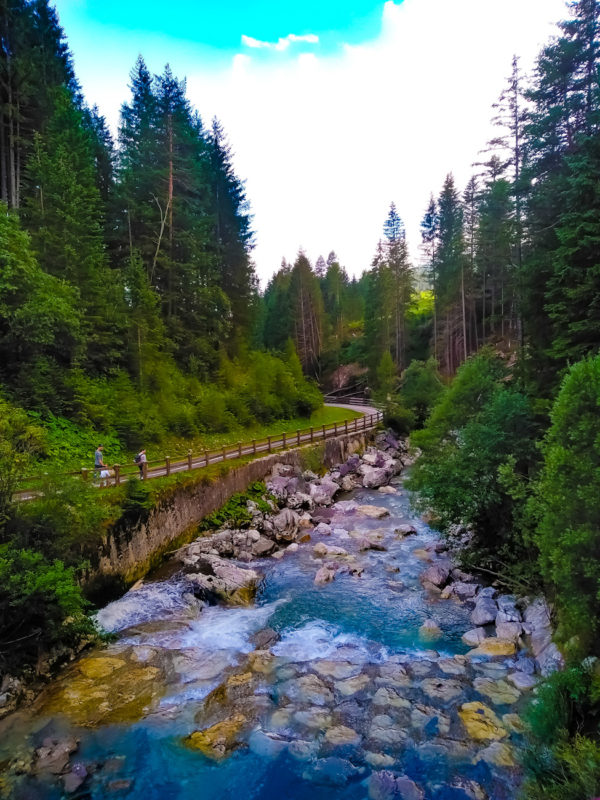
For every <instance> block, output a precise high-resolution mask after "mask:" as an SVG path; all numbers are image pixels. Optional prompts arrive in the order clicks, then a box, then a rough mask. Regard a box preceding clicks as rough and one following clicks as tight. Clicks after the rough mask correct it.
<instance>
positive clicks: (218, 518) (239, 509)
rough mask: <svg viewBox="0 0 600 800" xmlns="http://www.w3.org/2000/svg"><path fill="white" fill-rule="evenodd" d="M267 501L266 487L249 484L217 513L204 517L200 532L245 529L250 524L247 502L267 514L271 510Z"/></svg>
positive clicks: (256, 483)
mask: <svg viewBox="0 0 600 800" xmlns="http://www.w3.org/2000/svg"><path fill="white" fill-rule="evenodd" d="M268 499H272V497H271V495H269V493H268V492H267V487H266V486H265V484H264V483H262V482H261V481H257V482H255V483H253V484H251V485H250V486H249V487H248V488H247V489H246V491H245V492H237V493H236V494H234V495H232V496H231V497H230V498H229V500H228V501H227V502H226V503H225V505H224V506H222V507H221V508H220V509H219V510H218V511H214V512H213V513H212V514H209V515H208V516H207V517H205V518H204V519H203V520H202V522H201V523H200V527H199V530H200V531H210V530H215V529H216V528H221V527H224V526H225V525H227V526H229V527H230V528H247V527H248V526H249V525H250V523H251V522H252V515H251V514H250V512H249V511H248V508H247V503H248V500H252V501H253V502H255V503H256V505H257V506H258V508H259V509H260V510H261V511H262V512H263V513H267V512H268V511H270V510H271V507H270V505H269V503H268V502H267V500H268Z"/></svg>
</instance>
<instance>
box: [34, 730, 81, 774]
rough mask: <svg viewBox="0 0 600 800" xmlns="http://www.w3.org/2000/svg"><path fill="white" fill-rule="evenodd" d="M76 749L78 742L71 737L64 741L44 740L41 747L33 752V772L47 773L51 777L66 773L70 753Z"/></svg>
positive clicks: (48, 738) (50, 738) (49, 738)
mask: <svg viewBox="0 0 600 800" xmlns="http://www.w3.org/2000/svg"><path fill="white" fill-rule="evenodd" d="M78 747H79V742H78V741H77V739H74V738H73V737H72V736H69V737H67V738H65V739H56V738H52V737H47V738H45V739H44V741H43V742H42V746H41V747H38V748H37V750H36V751H35V757H34V767H33V770H34V772H35V773H40V772H49V773H51V774H52V775H60V774H62V773H63V772H66V770H67V765H68V763H69V758H70V757H71V753H74V752H75V751H76V750H77V748H78Z"/></svg>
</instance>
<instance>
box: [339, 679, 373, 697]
mask: <svg viewBox="0 0 600 800" xmlns="http://www.w3.org/2000/svg"><path fill="white" fill-rule="evenodd" d="M370 682H371V679H370V678H369V676H368V675H364V674H360V675H356V676H355V677H353V678H346V679H345V680H343V681H336V683H335V684H334V686H335V690H336V692H339V693H340V694H341V695H343V696H344V697H351V696H352V695H353V694H357V693H358V692H362V690H363V689H364V688H365V687H366V686H368V685H369V683H370Z"/></svg>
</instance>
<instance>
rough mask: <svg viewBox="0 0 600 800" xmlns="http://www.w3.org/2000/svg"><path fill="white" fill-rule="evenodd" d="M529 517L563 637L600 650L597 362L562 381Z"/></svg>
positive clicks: (599, 404) (579, 366)
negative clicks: (534, 523) (554, 600)
mask: <svg viewBox="0 0 600 800" xmlns="http://www.w3.org/2000/svg"><path fill="white" fill-rule="evenodd" d="M542 453H543V457H544V462H543V468H542V471H541V475H540V477H539V480H538V481H537V483H536V486H535V494H534V497H533V499H532V501H531V503H530V512H531V515H532V517H533V519H534V522H537V543H538V546H539V550H540V566H541V570H542V573H543V576H544V578H545V579H546V581H547V582H548V584H549V586H550V587H551V588H552V589H553V590H554V592H555V593H556V600H557V606H558V612H559V619H560V628H559V632H558V633H559V637H560V638H562V639H563V640H565V639H567V638H568V637H570V636H572V635H573V634H576V635H578V636H579V637H580V639H581V642H582V646H583V647H584V648H585V651H586V652H588V650H587V647H589V648H591V649H592V650H593V651H594V652H596V653H598V652H600V645H599V637H598V634H599V633H600V561H599V560H598V553H599V552H600V356H596V357H595V358H590V359H586V360H584V361H581V362H579V363H578V364H575V365H574V366H573V367H572V368H571V369H570V371H569V373H568V374H567V375H566V377H565V378H564V380H563V383H562V386H561V389H560V392H559V394H558V396H557V398H556V401H555V403H554V407H553V409H552V412H551V426H550V429H549V430H548V433H547V435H546V437H545V439H544V442H543V445H542Z"/></svg>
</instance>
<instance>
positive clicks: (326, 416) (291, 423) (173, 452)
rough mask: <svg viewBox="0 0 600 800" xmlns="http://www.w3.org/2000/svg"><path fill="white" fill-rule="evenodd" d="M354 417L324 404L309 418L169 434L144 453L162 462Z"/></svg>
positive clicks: (349, 411)
mask: <svg viewBox="0 0 600 800" xmlns="http://www.w3.org/2000/svg"><path fill="white" fill-rule="evenodd" d="M357 417H362V414H361V413H360V412H358V411H354V410H353V409H352V408H330V407H328V406H323V407H322V408H320V409H318V410H317V411H315V412H314V413H313V414H312V415H311V416H310V417H295V418H293V419H282V420H276V421H274V422H270V423H269V424H267V425H255V426H253V427H251V428H244V427H240V428H236V429H235V430H231V431H226V432H223V433H208V434H202V435H199V436H195V437H193V438H191V439H185V438H181V437H169V438H167V439H164V440H163V441H162V442H159V443H158V444H152V445H149V446H148V447H147V448H146V454H147V458H148V461H162V460H164V458H165V456H169V457H170V458H172V459H177V458H185V456H186V455H187V452H188V450H191V451H192V453H193V454H194V455H197V454H199V453H202V451H203V450H218V449H219V448H221V447H223V446H225V447H228V446H233V445H235V444H237V443H238V442H251V441H252V439H256V440H257V441H258V440H260V439H266V437H267V436H277V435H278V434H280V433H296V431H298V430H305V429H307V428H310V427H311V426H312V427H314V428H320V427H321V426H322V425H333V423H335V422H343V421H344V420H346V419H348V420H354V419H356V418H357ZM133 456H134V454H133V453H131V454H129V460H130V461H133ZM105 461H106V463H108V464H110V463H112V460H111V455H110V453H106V452H105Z"/></svg>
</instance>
